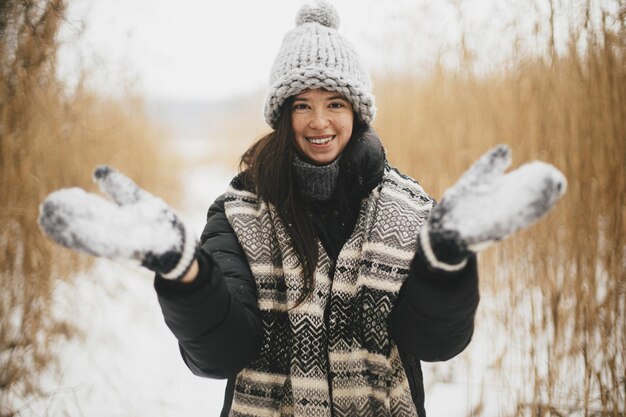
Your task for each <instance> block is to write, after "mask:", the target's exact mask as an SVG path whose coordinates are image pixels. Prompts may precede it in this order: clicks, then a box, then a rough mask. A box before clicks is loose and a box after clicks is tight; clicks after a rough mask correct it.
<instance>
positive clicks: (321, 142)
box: [306, 136, 335, 145]
mask: <svg viewBox="0 0 626 417" xmlns="http://www.w3.org/2000/svg"><path fill="white" fill-rule="evenodd" d="M333 139H335V137H334V136H330V137H327V138H324V139H311V138H306V140H308V141H309V142H311V143H312V144H314V145H323V144H324V143H328V142H330V141H331V140H333Z"/></svg>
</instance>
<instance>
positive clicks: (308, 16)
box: [296, 0, 339, 29]
mask: <svg viewBox="0 0 626 417" xmlns="http://www.w3.org/2000/svg"><path fill="white" fill-rule="evenodd" d="M312 22H314V23H319V24H320V25H323V26H326V27H329V28H332V29H339V14H338V13H337V10H336V9H335V8H334V7H333V5H332V4H330V3H327V2H325V1H322V0H318V1H317V5H316V6H311V5H308V4H305V5H304V6H302V7H301V8H300V10H298V14H297V15H296V25H298V26H300V25H303V24H305V23H312Z"/></svg>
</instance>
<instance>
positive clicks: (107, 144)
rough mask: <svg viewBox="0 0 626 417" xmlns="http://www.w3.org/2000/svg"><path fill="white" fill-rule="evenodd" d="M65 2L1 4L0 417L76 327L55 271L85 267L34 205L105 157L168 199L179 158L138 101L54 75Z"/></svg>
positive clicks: (37, 391)
mask: <svg viewBox="0 0 626 417" xmlns="http://www.w3.org/2000/svg"><path fill="white" fill-rule="evenodd" d="M65 7H66V2H65V1H63V0H33V1H22V0H2V1H1V2H0V416H2V417H5V416H12V415H16V414H15V413H16V410H15V409H14V408H13V405H15V404H19V403H22V402H26V401H27V400H28V399H29V398H33V397H36V396H42V395H45V393H44V392H42V385H41V375H42V373H43V372H44V371H46V370H48V369H49V368H50V367H53V366H54V365H55V360H56V358H55V357H54V355H53V353H52V350H51V349H50V346H51V345H52V344H53V343H55V342H57V341H59V340H62V339H63V338H68V337H73V336H75V335H76V329H74V328H73V326H72V324H71V323H68V322H67V321H65V320H61V319H59V318H56V317H55V316H54V306H53V305H52V302H51V300H52V293H53V290H54V287H55V285H56V284H57V283H58V281H57V280H60V279H70V277H71V276H72V274H71V273H70V272H76V271H77V270H79V269H81V268H85V267H87V266H88V264H89V261H88V260H87V259H86V258H85V257H81V256H75V255H73V254H72V253H70V252H69V251H67V250H63V249H60V248H57V247H55V246H54V245H53V244H51V243H50V242H49V241H48V240H46V239H44V238H43V237H42V234H41V233H40V231H39V228H38V226H37V222H36V220H37V215H38V206H39V203H40V202H41V201H42V200H43V198H44V197H45V196H46V195H47V194H48V193H50V192H52V191H54V190H56V189H58V188H61V187H69V186H82V187H84V188H86V189H90V190H94V186H93V184H92V182H91V179H90V173H91V171H92V170H93V168H94V167H95V166H97V165H99V164H110V165H112V166H115V167H119V168H120V169H121V170H123V171H124V172H127V173H129V174H130V175H131V176H132V177H133V178H135V179H137V181H139V182H140V183H141V184H142V185H144V186H146V187H147V188H148V189H151V190H153V191H154V192H157V193H159V194H160V195H163V196H164V197H175V196H176V190H177V188H178V186H177V172H178V168H177V161H175V160H172V158H169V157H166V155H165V152H164V150H163V149H162V148H161V147H159V146H157V144H158V143H159V140H161V139H162V138H163V133H162V131H161V130H159V129H158V128H157V127H156V126H153V125H151V124H150V123H149V122H148V119H147V118H146V117H145V114H144V111H143V107H142V103H141V100H139V99H137V98H134V97H128V98H126V99H125V100H123V101H122V100H117V101H116V100H112V99H107V98H106V97H103V96H102V95H96V94H94V93H93V92H90V91H87V90H86V89H84V88H82V87H81V86H78V88H76V89H75V91H74V92H73V93H72V94H68V93H67V91H66V90H65V89H64V86H63V85H62V84H61V83H60V82H59V81H58V79H57V76H56V71H55V69H56V60H57V51H58V47H59V45H58V44H57V41H56V34H57V32H58V30H59V26H60V25H61V23H62V21H63V14H64V11H65Z"/></svg>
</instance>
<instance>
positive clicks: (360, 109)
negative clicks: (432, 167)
mask: <svg viewBox="0 0 626 417" xmlns="http://www.w3.org/2000/svg"><path fill="white" fill-rule="evenodd" d="M338 28H339V15H338V14H337V10H335V8H334V7H333V6H332V5H330V4H329V3H327V2H325V1H322V0H318V2H317V6H309V5H305V6H303V7H302V8H300V10H299V11H298V14H297V15H296V27H295V28H294V29H292V30H291V31H289V32H287V34H286V35H285V37H284V39H283V43H282V45H281V47H280V51H279V52H278V56H277V57H276V61H275V62H274V65H273V67H272V71H271V73H270V87H269V91H268V92H267V97H266V99H265V108H264V113H265V121H266V122H267V123H268V124H269V125H270V126H271V127H273V128H275V127H276V123H277V122H278V117H279V114H280V108H281V106H282V104H283V103H284V102H285V99H287V98H288V97H291V96H293V95H296V94H298V93H300V92H302V91H304V90H307V89H315V88H323V89H326V90H329V91H337V92H339V93H341V94H342V95H343V96H345V97H346V99H347V100H348V101H349V102H350V103H351V104H352V108H353V109H354V112H355V113H356V115H357V116H358V117H359V118H360V119H361V120H362V121H363V122H365V123H366V124H370V123H371V122H372V120H373V119H374V115H375V114H376V107H375V106H374V96H373V95H372V91H371V83H370V79H369V77H368V75H367V74H366V73H365V71H364V70H363V67H362V65H361V62H360V61H359V58H358V56H357V54H356V52H355V51H354V48H353V47H352V45H351V44H350V43H349V42H348V40H347V39H345V38H344V37H343V36H342V35H341V34H339V32H337V29H338Z"/></svg>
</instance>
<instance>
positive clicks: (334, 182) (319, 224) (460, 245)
mask: <svg viewBox="0 0 626 417" xmlns="http://www.w3.org/2000/svg"><path fill="white" fill-rule="evenodd" d="M296 22H297V25H296V27H295V28H294V29H293V30H292V31H290V32H289V33H287V35H286V36H285V39H284V41H283V44H282V47H281V50H280V52H279V54H278V57H277V59H276V62H275V64H274V66H273V68H272V73H271V86H270V89H269V91H268V96H267V100H266V105H265V116H266V120H267V122H268V124H269V125H270V126H271V127H272V128H273V129H274V130H273V131H272V133H270V134H268V135H267V136H265V137H263V138H261V139H260V140H259V141H258V142H257V143H255V144H254V145H253V146H252V147H251V148H250V149H248V151H246V153H245V154H244V156H243V158H242V166H243V167H244V170H243V171H242V172H241V173H240V174H239V175H238V176H237V177H235V178H234V179H233V181H232V183H231V186H230V187H229V189H228V190H227V192H226V193H225V194H224V195H222V196H221V197H219V198H218V199H217V200H216V201H215V203H214V204H213V205H212V206H211V208H210V209H209V213H208V216H207V223H206V226H205V229H204V232H203V233H202V237H201V239H200V243H199V245H197V244H196V240H195V239H194V238H193V236H192V234H191V233H190V232H189V229H188V228H185V226H184V225H183V223H182V222H181V221H180V220H179V219H178V217H177V216H176V215H175V214H174V213H173V212H172V210H171V209H170V208H169V207H168V206H167V205H166V204H165V203H164V202H163V201H161V200H160V199H158V198H156V197H154V196H151V195H150V194H148V193H146V192H145V191H143V190H141V189H140V188H138V187H137V186H136V185H135V184H134V183H132V181H130V180H129V179H128V178H126V177H124V176H123V175H121V174H119V173H117V172H115V171H114V170H112V169H110V168H108V167H101V168H99V169H97V170H96V173H95V177H96V181H97V182H98V183H99V185H100V187H101V188H102V190H103V191H104V192H106V193H107V194H109V195H110V196H111V197H112V198H113V200H114V201H115V202H116V203H117V205H113V204H110V203H108V202H107V201H106V200H103V199H101V198H99V197H97V196H95V195H91V194H87V193H85V192H84V191H82V190H79V189H70V190H61V191H58V192H56V193H53V194H51V195H50V196H49V197H48V198H47V199H46V201H45V202H44V204H43V205H42V209H41V215H40V220H39V221H40V224H41V226H42V228H43V230H44V231H45V232H46V233H47V234H48V235H49V236H51V237H52V238H53V239H54V240H55V241H57V242H59V243H61V244H63V245H65V246H68V247H70V248H73V249H77V250H82V251H84V252H87V253H91V254H93V255H97V256H106V257H109V258H115V259H119V258H124V259H135V260H138V261H140V262H141V263H142V265H144V266H146V267H148V268H150V269H152V270H154V271H156V272H157V275H156V278H155V288H156V291H157V294H158V297H159V301H160V303H161V306H162V309H163V314H164V316H165V320H166V322H167V324H168V326H169V327H170V329H171V330H172V332H173V333H174V335H175V336H176V337H177V339H178V341H179V344H180V348H181V353H182V356H183V359H184V361H185V363H186V364H187V366H188V367H189V368H190V369H191V370H192V371H193V372H194V373H195V374H197V375H201V376H205V377H209V378H228V384H227V388H226V394H225V400H224V408H223V412H222V415H223V416H270V415H271V416H274V415H276V416H290V415H293V416H331V415H332V416H336V417H339V416H355V415H359V416H394V417H395V416H416V415H417V416H424V415H425V410H424V389H423V383H422V373H421V368H420V361H441V360H447V359H449V358H451V357H453V356H455V355H456V354H458V353H459V352H461V351H462V350H463V349H464V348H465V347H466V346H467V344H468V343H469V341H470V339H471V336H472V332H473V323H474V315H475V312H476V308H477V305H478V278H477V269H476V256H475V253H476V252H477V251H478V250H480V249H482V248H483V247H485V246H487V245H488V244H490V243H492V242H494V241H497V240H500V239H502V238H503V237H505V236H507V235H509V234H511V233H512V232H514V231H515V230H518V229H520V228H522V227H525V226H527V225H529V224H530V223H532V222H533V221H535V220H537V219H538V218H539V217H541V216H542V215H544V214H545V213H546V212H547V211H548V210H549V209H550V207H552V206H553V205H554V203H555V202H556V200H557V199H558V197H559V196H560V195H561V194H562V193H563V191H564V186H565V179H564V178H563V177H562V175H561V174H560V173H559V172H558V171H557V170H556V169H554V168H553V167H551V166H549V165H547V164H542V163H539V162H535V163H533V164H529V165H526V166H524V167H522V168H520V169H518V170H516V171H514V172H512V173H509V174H506V175H505V174H504V170H505V169H506V167H507V166H508V164H509V162H510V156H509V151H508V148H506V147H502V146H501V147H498V148H495V149H494V150H492V151H490V152H489V153H487V154H486V155H485V156H484V157H483V158H481V159H480V160H479V161H478V162H477V163H476V164H475V165H474V166H473V167H472V168H471V169H470V170H469V171H468V172H467V173H466V174H465V175H464V176H463V177H462V178H461V179H460V180H459V182H457V184H455V185H454V186H453V187H452V188H450V189H449V190H448V191H447V192H446V193H445V195H444V198H443V200H442V202H441V203H440V204H438V205H436V206H435V207H434V208H433V204H434V201H433V199H432V198H431V197H430V196H429V195H428V194H427V193H426V192H425V191H424V190H423V189H422V187H421V186H420V185H419V184H418V183H417V182H415V181H414V180H412V179H411V178H409V177H406V176H404V175H402V174H401V173H399V172H398V171H397V170H395V169H394V168H392V167H390V166H389V165H388V163H387V160H386V157H385V153H384V149H383V147H382V145H381V142H380V140H379V138H378V137H377V135H376V133H375V132H374V130H373V129H372V128H371V127H370V124H371V122H372V120H373V118H374V115H375V107H374V99H373V96H372V94H371V91H370V84H369V80H368V78H367V76H366V75H365V73H364V72H363V70H362V68H361V65H360V63H359V61H358V58H357V56H356V54H355V53H354V51H353V49H352V47H351V46H350V45H349V43H348V42H347V41H346V40H345V39H344V38H343V37H342V36H341V35H340V34H339V33H338V32H337V28H338V22H339V19H338V16H337V14H336V12H335V10H334V9H333V8H332V6H330V5H328V4H326V3H320V4H319V5H318V7H309V6H305V7H303V8H302V9H301V10H300V11H299V13H298V16H297V18H296ZM511 196H515V199H514V200H513V201H510V200H511ZM486 211H487V212H488V213H489V216H487V218H486V216H484V213H485V212H486ZM103 225H104V226H105V229H104V230H106V231H107V232H106V233H98V232H97V230H99V228H102V226H103Z"/></svg>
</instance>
